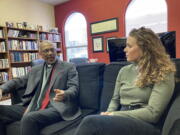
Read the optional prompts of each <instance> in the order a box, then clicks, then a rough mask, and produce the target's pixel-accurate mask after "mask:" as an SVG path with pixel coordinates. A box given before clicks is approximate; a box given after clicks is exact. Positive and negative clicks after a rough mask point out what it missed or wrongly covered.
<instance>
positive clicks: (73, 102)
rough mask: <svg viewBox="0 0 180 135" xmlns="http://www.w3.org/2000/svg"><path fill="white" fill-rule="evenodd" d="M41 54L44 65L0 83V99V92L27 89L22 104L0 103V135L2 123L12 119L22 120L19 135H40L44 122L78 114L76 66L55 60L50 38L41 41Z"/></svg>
mask: <svg viewBox="0 0 180 135" xmlns="http://www.w3.org/2000/svg"><path fill="white" fill-rule="evenodd" d="M40 55H41V56H42V58H43V59H44V61H45V62H44V63H43V64H40V65H37V66H34V67H33V68H32V69H31V71H30V72H29V73H28V74H27V75H26V76H23V77H21V78H17V79H13V80H10V81H8V82H6V83H5V84H3V85H1V86H0V98H1V97H2V93H8V92H11V91H14V90H18V89H20V88H26V91H25V93H24V95H23V99H22V100H23V105H11V106H7V105H0V135H5V125H7V124H9V123H12V122H14V121H19V120H21V135H39V134H40V130H41V129H42V128H43V127H45V126H47V125H50V124H53V123H56V122H58V121H61V120H73V119H75V118H77V117H78V116H80V115H81V111H80V108H79V107H78V103H77V96H78V85H79V84H78V74H77V71H76V68H75V67H74V66H73V65H72V64H70V63H67V62H62V61H60V60H58V59H57V57H56V56H57V53H56V48H55V46H54V45H53V44H52V43H51V42H49V41H44V42H42V43H41V44H40Z"/></svg>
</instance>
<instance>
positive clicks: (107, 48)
mask: <svg viewBox="0 0 180 135" xmlns="http://www.w3.org/2000/svg"><path fill="white" fill-rule="evenodd" d="M116 38H117V37H107V38H106V51H107V52H109V45H108V40H111V39H116Z"/></svg>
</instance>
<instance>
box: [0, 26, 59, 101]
mask: <svg viewBox="0 0 180 135" xmlns="http://www.w3.org/2000/svg"><path fill="white" fill-rule="evenodd" d="M43 40H50V41H52V42H53V43H54V44H55V45H56V47H57V54H58V56H59V57H60V59H61V60H63V58H62V56H63V55H62V44H61V34H60V33H57V32H48V31H39V30H31V29H23V28H13V27H3V26H0V85H1V84H3V83H5V82H6V81H7V80H9V79H13V78H17V77H20V76H23V75H25V74H26V73H27V72H28V71H29V70H30V69H31V61H32V60H35V59H38V58H39V54H38V52H39V43H40V42H41V41H43ZM8 97H9V95H8V96H5V97H4V98H3V99H7V98H8Z"/></svg>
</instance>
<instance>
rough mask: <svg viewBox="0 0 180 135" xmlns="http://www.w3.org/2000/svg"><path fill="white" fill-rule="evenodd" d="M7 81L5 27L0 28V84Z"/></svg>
mask: <svg viewBox="0 0 180 135" xmlns="http://www.w3.org/2000/svg"><path fill="white" fill-rule="evenodd" d="M8 79H9V60H8V52H7V46H6V38H5V27H2V26H0V84H2V83H4V82H6V81H7V80H8Z"/></svg>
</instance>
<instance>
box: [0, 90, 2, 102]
mask: <svg viewBox="0 0 180 135" xmlns="http://www.w3.org/2000/svg"><path fill="white" fill-rule="evenodd" d="M1 98H2V89H0V100H1Z"/></svg>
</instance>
